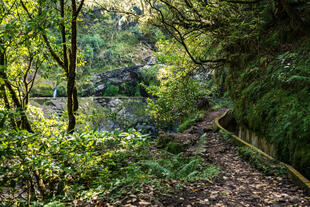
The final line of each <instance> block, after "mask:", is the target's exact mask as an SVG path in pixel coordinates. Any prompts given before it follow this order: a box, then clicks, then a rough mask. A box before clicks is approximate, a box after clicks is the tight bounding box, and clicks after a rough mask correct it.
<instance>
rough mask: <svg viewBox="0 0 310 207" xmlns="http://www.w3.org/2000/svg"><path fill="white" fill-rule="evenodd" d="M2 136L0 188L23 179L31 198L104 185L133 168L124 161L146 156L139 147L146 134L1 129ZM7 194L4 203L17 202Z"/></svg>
mask: <svg viewBox="0 0 310 207" xmlns="http://www.w3.org/2000/svg"><path fill="white" fill-rule="evenodd" d="M0 137H1V140H0V143H1V145H0V156H1V160H2V165H1V168H0V170H1V174H2V175H3V177H1V180H0V181H1V186H5V187H9V188H11V190H12V193H14V192H15V191H18V190H19V188H20V186H19V183H26V184H27V185H26V186H25V188H26V189H27V190H30V192H32V195H31V197H32V199H33V200H37V199H40V198H41V197H42V196H43V199H50V198H52V197H53V196H55V195H57V196H62V197H63V200H64V201H65V200H67V199H69V200H71V199H73V198H75V196H78V195H81V193H82V191H85V190H87V189H89V188H90V187H95V186H98V185H104V186H106V187H108V186H110V185H111V184H112V183H111V182H110V180H111V179H115V178H117V177H118V176H120V175H121V174H122V173H125V172H126V169H127V167H130V166H132V165H131V164H130V163H129V162H128V160H132V161H134V160H136V159H140V158H141V157H145V156H147V153H145V151H144V150H143V148H145V147H146V146H148V142H147V140H146V137H144V136H142V135H140V134H139V133H137V132H135V131H131V132H130V133H121V132H118V131H114V132H112V133H107V132H104V133H102V132H84V133H78V134H73V135H67V134H64V133H61V134H58V135H50V136H43V135H38V134H28V133H27V132H24V131H20V132H14V131H1V132H0ZM142 151H143V152H142ZM134 162H136V161H134ZM132 167H133V166H132ZM98 175H99V176H98ZM34 177H35V178H36V179H33V178H34ZM28 184H29V185H28ZM34 188H36V189H38V191H37V190H36V191H34ZM28 192H29V191H28ZM11 196H12V194H9V195H7V199H6V202H7V203H8V204H10V203H14V202H15V201H14V200H13V197H11ZM11 199H12V200H11Z"/></svg>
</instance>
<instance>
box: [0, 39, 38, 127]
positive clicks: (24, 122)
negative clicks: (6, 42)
mask: <svg viewBox="0 0 310 207" xmlns="http://www.w3.org/2000/svg"><path fill="white" fill-rule="evenodd" d="M1 43H2V40H0V44H1ZM1 49H2V50H0V67H1V68H0V77H1V78H2V79H3V81H4V85H5V86H6V88H7V89H8V91H9V92H10V94H11V97H12V100H13V103H14V105H15V106H16V109H17V110H20V112H19V113H20V116H21V125H20V128H21V129H24V130H27V131H28V132H33V130H32V128H31V125H30V123H29V120H28V118H27V115H26V113H25V111H24V110H25V109H24V108H23V107H22V104H21V102H20V101H19V100H18V96H17V94H16V92H15V91H14V89H13V87H12V84H11V83H10V81H9V80H8V77H7V75H6V73H5V71H4V69H5V64H6V63H5V51H4V50H3V48H1Z"/></svg>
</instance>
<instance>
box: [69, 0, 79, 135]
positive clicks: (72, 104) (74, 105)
mask: <svg viewBox="0 0 310 207" xmlns="http://www.w3.org/2000/svg"><path fill="white" fill-rule="evenodd" d="M71 6H72V20H71V53H70V64H69V68H68V69H69V70H68V75H67V95H68V104H67V107H68V117H69V125H68V132H69V133H73V132H74V128H75V125H76V118H75V112H76V111H77V109H78V99H77V88H76V80H75V78H76V59H77V15H78V14H77V7H76V1H75V0H71Z"/></svg>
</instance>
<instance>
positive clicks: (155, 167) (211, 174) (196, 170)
mask: <svg viewBox="0 0 310 207" xmlns="http://www.w3.org/2000/svg"><path fill="white" fill-rule="evenodd" d="M142 166H144V167H145V168H146V170H147V171H148V173H150V174H152V175H155V176H157V177H160V178H170V179H182V180H183V179H185V180H198V179H199V180H200V179H201V180H203V179H213V178H215V177H216V176H217V175H218V174H219V169H218V168H216V167H215V166H213V165H206V164H204V163H203V162H202V160H201V159H200V158H199V157H192V158H186V157H185V156H184V155H183V154H182V153H180V154H177V155H173V154H169V153H167V154H166V155H164V158H162V159H159V160H157V161H145V162H142Z"/></svg>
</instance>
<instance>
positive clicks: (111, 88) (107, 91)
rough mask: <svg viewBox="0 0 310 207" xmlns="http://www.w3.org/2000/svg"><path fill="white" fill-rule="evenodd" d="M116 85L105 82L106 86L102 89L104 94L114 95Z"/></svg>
mask: <svg viewBox="0 0 310 207" xmlns="http://www.w3.org/2000/svg"><path fill="white" fill-rule="evenodd" d="M118 91H119V88H118V86H114V85H111V84H107V87H106V89H105V91H104V96H116V95H117V94H118Z"/></svg>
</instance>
